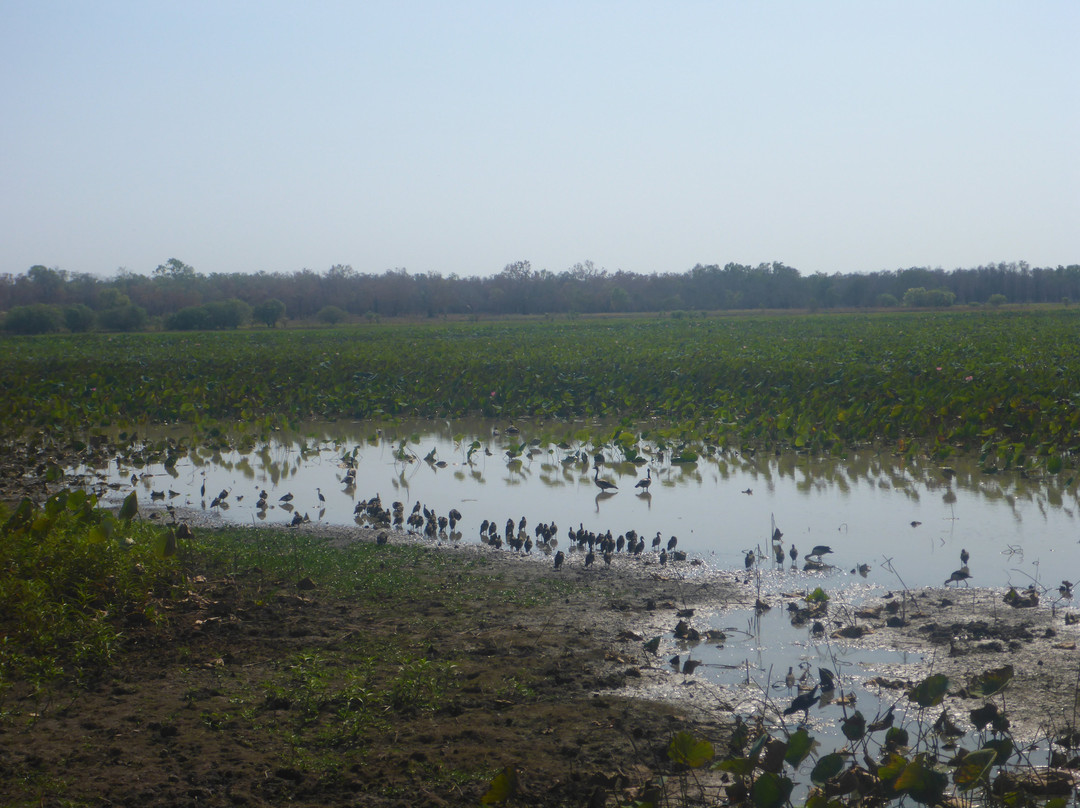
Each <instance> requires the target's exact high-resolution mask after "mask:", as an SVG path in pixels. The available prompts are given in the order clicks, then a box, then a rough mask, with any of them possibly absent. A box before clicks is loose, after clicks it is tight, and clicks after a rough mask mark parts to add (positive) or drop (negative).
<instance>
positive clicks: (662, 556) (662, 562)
mask: <svg viewBox="0 0 1080 808" xmlns="http://www.w3.org/2000/svg"><path fill="white" fill-rule="evenodd" d="M665 564H667V550H661V551H660V566H661V567H662V566H664V565H665Z"/></svg>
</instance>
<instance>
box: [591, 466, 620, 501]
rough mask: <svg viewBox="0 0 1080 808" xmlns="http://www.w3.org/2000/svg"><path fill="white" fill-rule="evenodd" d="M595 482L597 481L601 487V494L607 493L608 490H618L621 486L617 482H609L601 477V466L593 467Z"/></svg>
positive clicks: (597, 485)
mask: <svg viewBox="0 0 1080 808" xmlns="http://www.w3.org/2000/svg"><path fill="white" fill-rule="evenodd" d="M593 482H594V483H596V487H597V488H599V489H600V493H601V494H606V493H607V492H608V491H618V490H619V487H618V486H617V485H615V483H609V482H608V481H607V480H601V479H600V467H599V466H594V467H593Z"/></svg>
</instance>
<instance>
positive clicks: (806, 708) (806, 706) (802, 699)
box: [784, 685, 821, 720]
mask: <svg viewBox="0 0 1080 808" xmlns="http://www.w3.org/2000/svg"><path fill="white" fill-rule="evenodd" d="M817 687H818V686H817V685H814V687H813V689H812V690H810V691H809V692H808V693H803V694H801V695H799V696H796V697H795V698H794V699H792V700H791V706H789V707H788V708H787V709H786V710H784V715H794V714H795V713H798V712H801V713H803V714H804V715H803V718H804V720H806V719H809V718H810V708H811V707H813V706H814V704H816V703H817V700H818V699H819V698H821V697H820V696H818V695H816V694H817Z"/></svg>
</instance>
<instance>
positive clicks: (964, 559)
mask: <svg viewBox="0 0 1080 808" xmlns="http://www.w3.org/2000/svg"><path fill="white" fill-rule="evenodd" d="M970 558H971V554H970V553H969V552H968V551H967V548H964V547H962V548H960V564H961V565H963V566H965V567H966V566H967V563H968V559H970Z"/></svg>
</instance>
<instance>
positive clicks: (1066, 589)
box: [1058, 581, 1073, 598]
mask: <svg viewBox="0 0 1080 808" xmlns="http://www.w3.org/2000/svg"><path fill="white" fill-rule="evenodd" d="M1072 589H1073V584H1072V581H1062V582H1061V586H1059V587H1058V594H1059V595H1061V597H1063V598H1071V597H1072Z"/></svg>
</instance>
